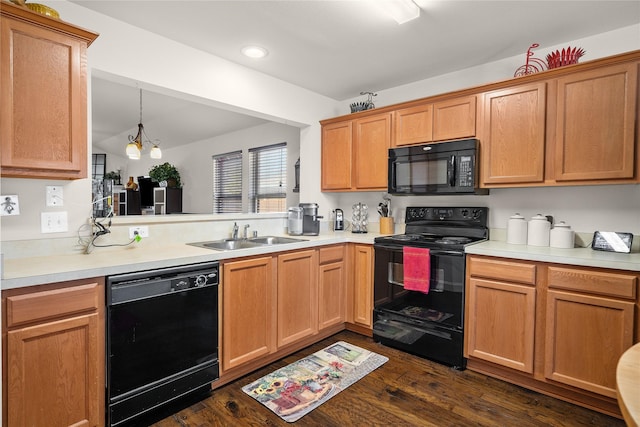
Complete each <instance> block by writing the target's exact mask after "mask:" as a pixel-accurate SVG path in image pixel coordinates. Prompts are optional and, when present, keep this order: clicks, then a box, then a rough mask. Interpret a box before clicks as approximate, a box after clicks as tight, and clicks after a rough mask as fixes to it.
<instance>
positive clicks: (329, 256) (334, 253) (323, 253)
mask: <svg viewBox="0 0 640 427" xmlns="http://www.w3.org/2000/svg"><path fill="white" fill-rule="evenodd" d="M343 259H344V245H339V246H330V247H328V248H320V264H329V263H331V262H337V261H342V260H343Z"/></svg>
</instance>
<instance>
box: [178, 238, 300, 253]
mask: <svg viewBox="0 0 640 427" xmlns="http://www.w3.org/2000/svg"><path fill="white" fill-rule="evenodd" d="M306 240H307V239H297V238H293V237H280V236H262V237H254V238H252V239H222V240H211V241H208V242H195V243H187V244H188V245H191V246H198V247H200V248H206V249H214V250H217V251H234V250H238V249H248V248H258V247H262V246H272V245H282V244H284V243H295V242H304V241H306Z"/></svg>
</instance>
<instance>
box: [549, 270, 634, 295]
mask: <svg viewBox="0 0 640 427" xmlns="http://www.w3.org/2000/svg"><path fill="white" fill-rule="evenodd" d="M548 281H549V287H550V288H558V289H568V290H573V291H581V292H589V293H594V294H600V295H608V296H614V297H620V298H628V299H635V297H636V283H637V281H638V277H637V276H634V275H632V274H618V273H608V272H597V271H590V270H581V269H576V268H560V267H549V273H548Z"/></svg>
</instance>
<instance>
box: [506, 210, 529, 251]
mask: <svg viewBox="0 0 640 427" xmlns="http://www.w3.org/2000/svg"><path fill="white" fill-rule="evenodd" d="M507 243H510V244H512V245H526V244H527V221H526V220H525V219H524V217H523V216H522V215H520V214H519V213H516V214H515V215H512V216H510V217H509V221H508V222H507Z"/></svg>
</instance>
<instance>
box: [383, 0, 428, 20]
mask: <svg viewBox="0 0 640 427" xmlns="http://www.w3.org/2000/svg"><path fill="white" fill-rule="evenodd" d="M378 4H379V5H380V7H381V8H382V9H383V10H384V11H385V12H386V13H387V14H388V15H390V16H391V17H392V18H393V19H394V20H395V21H396V22H397V23H398V24H404V23H405V22H409V21H411V20H413V19H416V18H417V17H419V16H420V7H419V6H418V5H417V4H415V3H414V2H413V1H412V0H382V1H380V2H378Z"/></svg>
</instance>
